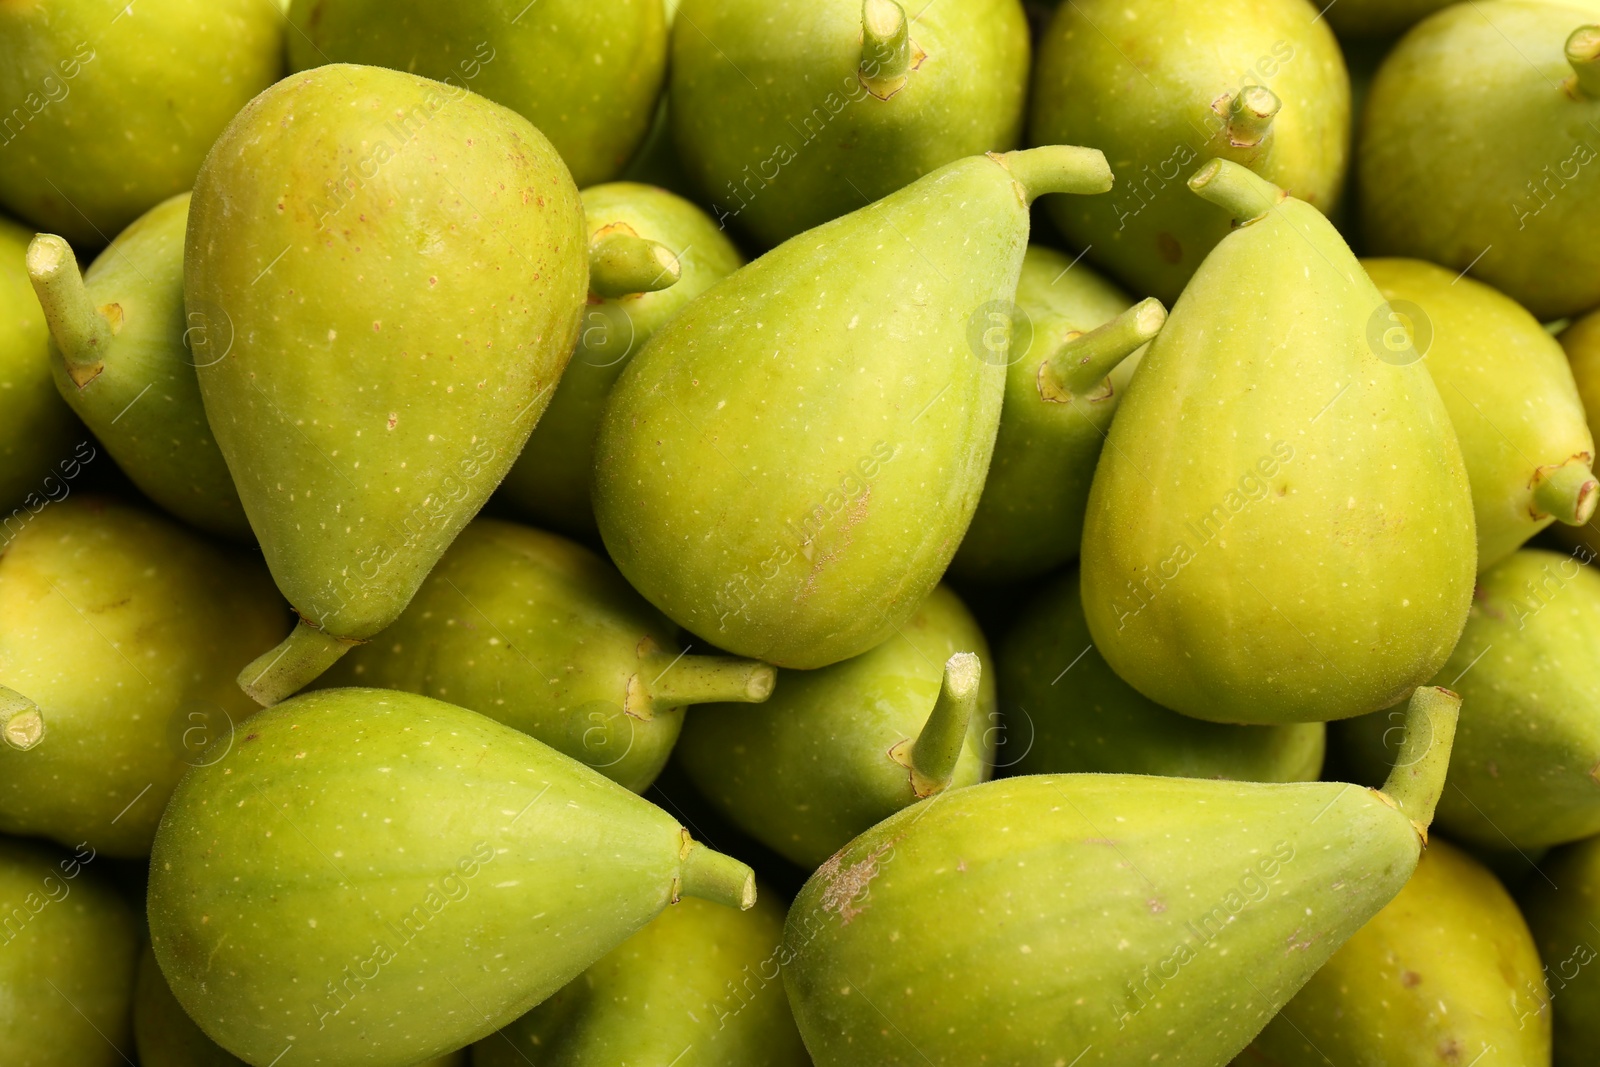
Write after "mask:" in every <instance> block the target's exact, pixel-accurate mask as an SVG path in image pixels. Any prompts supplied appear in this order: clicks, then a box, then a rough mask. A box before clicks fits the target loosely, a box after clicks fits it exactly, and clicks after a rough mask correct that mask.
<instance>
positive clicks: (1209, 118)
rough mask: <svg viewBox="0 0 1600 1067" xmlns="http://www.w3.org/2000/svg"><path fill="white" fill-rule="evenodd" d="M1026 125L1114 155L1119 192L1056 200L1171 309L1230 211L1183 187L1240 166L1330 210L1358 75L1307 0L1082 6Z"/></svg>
mask: <svg viewBox="0 0 1600 1067" xmlns="http://www.w3.org/2000/svg"><path fill="white" fill-rule="evenodd" d="M1028 128H1029V133H1030V134H1031V136H1032V138H1033V140H1034V143H1036V144H1084V145H1089V146H1091V147H1093V148H1099V149H1101V150H1102V151H1103V152H1105V154H1106V158H1107V159H1109V160H1110V161H1111V169H1112V171H1113V172H1114V173H1115V174H1116V176H1117V184H1116V186H1115V187H1114V188H1113V189H1112V191H1111V195H1110V196H1104V197H1097V198H1096V199H1095V200H1094V201H1093V202H1090V201H1088V200H1083V201H1073V202H1071V203H1062V202H1061V200H1060V198H1059V197H1058V198H1057V199H1056V200H1055V201H1053V202H1051V203H1050V204H1049V205H1048V207H1049V211H1050V214H1051V217H1052V218H1054V219H1055V222H1056V225H1057V226H1059V227H1060V228H1061V232H1062V233H1064V234H1065V235H1066V236H1067V239H1068V240H1069V241H1071V242H1072V243H1073V244H1074V245H1076V246H1077V247H1079V248H1083V249H1085V252H1086V254H1087V256H1088V258H1089V259H1090V260H1092V261H1093V262H1095V263H1098V264H1100V265H1102V266H1104V267H1105V268H1106V269H1107V270H1109V271H1110V272H1111V273H1112V274H1113V275H1115V276H1116V277H1117V278H1119V279H1121V280H1122V281H1123V282H1124V283H1125V284H1127V285H1128V286H1129V287H1130V288H1132V289H1133V290H1135V291H1136V292H1143V293H1149V294H1151V295H1152V296H1154V297H1156V298H1158V299H1159V300H1161V301H1162V302H1163V303H1165V304H1166V305H1167V306H1168V307H1170V306H1171V305H1172V303H1173V301H1175V300H1177V299H1178V294H1179V293H1180V292H1182V291H1183V287H1184V285H1185V284H1186V283H1187V282H1188V281H1189V278H1190V276H1191V275H1193V274H1194V272H1195V271H1196V269H1198V268H1199V266H1200V263H1201V261H1202V260H1204V259H1205V257H1206V255H1207V254H1208V253H1209V252H1210V251H1211V249H1212V248H1214V247H1215V246H1216V244H1217V242H1219V241H1221V240H1222V239H1223V238H1224V237H1225V236H1227V234H1228V227H1229V224H1230V223H1231V221H1232V216H1231V215H1230V214H1229V213H1228V211H1227V210H1226V209H1223V208H1221V207H1220V206H1218V205H1212V204H1196V203H1195V202H1194V198H1193V197H1192V196H1190V195H1189V194H1188V192H1187V191H1186V190H1185V189H1184V188H1183V181H1184V178H1185V177H1186V176H1187V175H1188V174H1189V173H1190V172H1191V171H1193V170H1194V166H1195V164H1196V162H1197V161H1204V160H1206V159H1210V158H1213V157H1220V158H1223V159H1228V160H1232V161H1233V162H1235V163H1238V164H1241V165H1243V166H1246V167H1249V168H1251V169H1252V170H1254V171H1256V172H1257V173H1259V174H1260V175H1261V176H1262V177H1263V178H1265V179H1266V180H1267V181H1270V182H1273V183H1274V184H1276V185H1280V186H1282V187H1284V188H1285V189H1287V190H1289V192H1290V194H1291V195H1293V196H1295V197H1296V198H1298V199H1300V200H1302V201H1304V202H1306V203H1308V204H1311V205H1312V206H1314V207H1316V208H1318V209H1320V210H1322V211H1328V210H1330V209H1331V208H1333V207H1334V205H1335V204H1337V202H1338V200H1339V194H1340V190H1341V187H1342V186H1343V184H1344V173H1345V161H1346V158H1347V155H1348V151H1349V130H1350V81H1349V77H1348V76H1347V75H1346V73H1345V67H1344V60H1343V58H1342V57H1341V55H1340V53H1339V45H1338V42H1336V41H1335V40H1334V38H1333V34H1332V33H1331V32H1330V31H1329V29H1328V26H1327V24H1326V23H1325V22H1321V21H1319V20H1318V18H1317V12H1316V9H1315V8H1313V7H1312V6H1311V4H1310V3H1308V2H1307V0H1247V2H1243V3H1230V4H1226V5H1220V6H1219V5H1211V4H1196V3H1194V0H1140V2H1139V3H1137V4H1131V5H1130V4H1129V3H1128V2H1127V0H1073V3H1070V4H1062V5H1061V6H1060V7H1058V8H1057V9H1056V14H1055V18H1054V19H1053V20H1051V23H1050V26H1049V29H1047V30H1046V31H1045V34H1044V37H1043V39H1042V40H1041V42H1040V45H1039V61H1038V63H1037V64H1036V66H1035V69H1034V78H1033V104H1032V110H1031V113H1030V115H1029V118H1028Z"/></svg>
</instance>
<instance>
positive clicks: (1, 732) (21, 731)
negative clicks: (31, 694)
mask: <svg viewBox="0 0 1600 1067" xmlns="http://www.w3.org/2000/svg"><path fill="white" fill-rule="evenodd" d="M0 737H4V738H5V742H6V744H8V745H10V746H11V747H12V748H14V749H16V750H17V751H19V752H26V751H28V749H30V748H33V747H34V746H36V745H38V743H39V742H40V741H43V740H44V715H43V714H41V713H40V711H39V705H37V704H35V703H34V702H33V701H31V700H29V699H28V698H27V697H25V696H23V695H22V694H21V693H19V692H17V691H16V690H15V689H8V688H6V687H5V686H3V685H0Z"/></svg>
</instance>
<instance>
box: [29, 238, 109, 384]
mask: <svg viewBox="0 0 1600 1067" xmlns="http://www.w3.org/2000/svg"><path fill="white" fill-rule="evenodd" d="M27 264H28V277H29V278H30V279H31V280H32V281H33V291H34V292H35V293H37V294H38V295H39V305H40V306H41V307H42V308H44V317H45V321H46V322H48V323H49V324H50V334H51V336H52V337H54V338H55V340H56V347H58V348H59V349H61V356H62V358H63V359H64V360H65V361H66V364H67V374H68V376H69V377H71V378H72V380H73V382H74V383H75V384H76V385H77V386H78V388H79V389H82V388H83V387H84V386H86V385H88V384H89V383H90V382H92V381H94V380H95V378H97V377H99V376H100V372H101V371H103V370H105V355H106V350H107V348H109V347H110V344H111V338H112V336H113V331H112V328H111V323H110V322H108V321H107V320H106V317H105V316H104V315H102V314H101V313H100V311H99V309H97V308H96V307H95V306H94V301H92V300H90V299H89V290H88V289H86V288H84V284H83V274H82V272H81V271H79V270H78V258H77V257H76V256H74V255H73V254H72V246H71V245H69V244H68V243H67V242H66V241H65V240H63V239H62V238H60V237H57V236H56V235H55V234H53V233H41V234H37V235H35V237H34V238H33V240H32V241H31V242H30V243H29V245H28V255H27Z"/></svg>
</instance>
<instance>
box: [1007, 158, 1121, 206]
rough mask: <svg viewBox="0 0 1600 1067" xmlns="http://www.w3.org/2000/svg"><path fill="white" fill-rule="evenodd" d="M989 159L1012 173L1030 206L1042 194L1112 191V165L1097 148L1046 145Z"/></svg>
mask: <svg viewBox="0 0 1600 1067" xmlns="http://www.w3.org/2000/svg"><path fill="white" fill-rule="evenodd" d="M989 158H990V159H992V160H994V161H995V162H997V163H999V164H1000V165H1001V166H1002V167H1004V168H1006V169H1007V170H1009V171H1010V172H1011V177H1012V178H1013V179H1014V180H1015V181H1016V183H1017V184H1018V185H1020V186H1021V187H1022V198H1023V199H1024V200H1025V201H1027V202H1028V203H1030V204H1031V203H1033V201H1034V198H1035V197H1039V196H1043V195H1044V194H1045V193H1078V194H1084V193H1104V192H1109V191H1110V189H1111V180H1112V179H1111V165H1110V164H1109V163H1107V162H1106V157H1105V153H1104V152H1101V151H1100V150H1099V149H1098V148H1079V147H1077V146H1075V145H1059V144H1057V145H1046V146H1044V147H1043V148H1023V149H1019V150H1018V151H1015V152H1006V153H1003V154H1000V155H996V154H995V153H993V152H991V153H989Z"/></svg>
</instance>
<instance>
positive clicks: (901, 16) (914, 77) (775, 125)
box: [668, 0, 1071, 247]
mask: <svg viewBox="0 0 1600 1067" xmlns="http://www.w3.org/2000/svg"><path fill="white" fill-rule="evenodd" d="M1029 51H1030V47H1029V43H1028V25H1027V20H1026V18H1025V16H1024V14H1023V10H1022V4H1021V3H1020V2H1019V0H940V2H939V3H933V4H930V3H910V2H904V3H903V2H900V0H685V6H684V8H683V12H682V14H681V15H680V16H679V17H678V19H677V20H676V22H675V24H674V26H673V32H672V64H671V66H672V72H671V79H670V80H671V86H670V93H671V107H670V109H669V112H668V118H669V119H670V121H671V122H672V132H673V139H674V141H675V142H676V144H677V147H678V156H679V158H680V159H681V160H682V162H683V165H684V167H685V169H687V170H688V171H689V173H690V175H691V176H692V177H693V178H694V180H695V181H696V183H697V184H698V185H699V188H700V190H701V192H702V193H703V194H704V195H705V197H706V198H707V199H709V200H710V202H711V208H712V212H713V213H714V214H715V215H716V217H717V222H718V223H719V224H722V225H727V224H730V223H732V224H734V225H737V226H738V227H739V228H741V229H742V230H744V231H746V232H747V233H749V234H751V235H752V236H754V238H755V239H756V240H757V241H759V242H760V243H761V244H762V245H763V246H765V247H770V246H772V245H775V244H777V243H779V242H780V241H784V240H787V239H788V238H790V237H793V236H794V235H795V234H797V233H800V232H801V231H803V230H808V229H811V228H812V227H814V226H820V225H822V224H823V223H825V222H827V221H829V220H830V219H835V218H838V217H839V216H840V215H844V214H846V213H847V212H850V211H854V210H856V209H858V208H860V207H862V206H863V205H865V204H869V203H871V202H872V201H875V200H878V199H880V198H882V197H886V196H888V195H889V194H890V193H893V192H894V191H895V190H897V189H900V188H903V187H904V186H906V185H909V184H911V183H912V182H913V181H916V180H917V179H918V178H921V177H922V176H923V175H925V174H928V173H930V172H931V171H934V170H936V169H938V168H939V167H943V166H944V165H946V164H948V163H950V162H952V161H954V160H957V159H960V158H962V157H963V156H971V155H976V154H977V153H979V152H1004V151H1006V150H1007V149H1011V148H1015V147H1017V145H1018V143H1019V140H1020V137H1021V134H1022V118H1023V106H1024V103H1025V101H1026V99H1027V91H1028V58H1029V55H1028V54H1029ZM1044 143H1048V144H1056V143H1071V142H1056V141H1049V142H1044Z"/></svg>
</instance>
